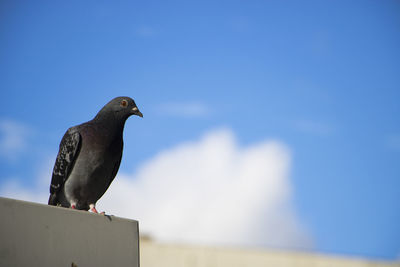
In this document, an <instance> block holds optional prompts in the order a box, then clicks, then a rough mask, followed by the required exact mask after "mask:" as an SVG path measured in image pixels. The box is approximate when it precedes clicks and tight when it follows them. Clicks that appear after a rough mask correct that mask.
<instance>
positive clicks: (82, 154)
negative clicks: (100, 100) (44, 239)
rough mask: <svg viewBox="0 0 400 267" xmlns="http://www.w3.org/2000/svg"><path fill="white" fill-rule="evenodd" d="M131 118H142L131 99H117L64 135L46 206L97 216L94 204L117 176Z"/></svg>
mask: <svg viewBox="0 0 400 267" xmlns="http://www.w3.org/2000/svg"><path fill="white" fill-rule="evenodd" d="M131 115H136V116H139V117H142V118H143V114H142V113H141V112H140V111H139V108H138V107H137V106H136V103H135V101H134V100H133V99H132V98H130V97H127V96H120V97H116V98H114V99H112V100H111V101H110V102H108V103H107V104H106V105H105V106H104V107H103V108H102V109H101V110H100V111H99V112H98V113H97V115H96V116H95V117H94V118H93V119H92V120H90V121H88V122H85V123H82V124H79V125H77V126H73V127H71V128H69V129H68V130H67V131H66V133H65V134H64V136H63V138H62V139H61V142H60V146H59V151H58V154H57V157H56V161H55V164H54V168H53V173H52V177H51V184H50V197H49V201H48V204H49V205H53V206H61V207H65V208H72V209H77V210H86V211H88V210H90V211H91V212H94V213H98V211H97V209H96V202H97V201H98V200H99V199H100V198H101V197H102V196H103V194H104V193H105V192H106V190H107V189H108V187H109V186H110V184H111V182H112V181H113V180H114V178H115V176H116V174H117V172H118V169H119V166H120V163H121V158H122V151H123V146H124V144H123V130H124V126H125V122H126V120H127V119H128V118H129V117H130V116H131Z"/></svg>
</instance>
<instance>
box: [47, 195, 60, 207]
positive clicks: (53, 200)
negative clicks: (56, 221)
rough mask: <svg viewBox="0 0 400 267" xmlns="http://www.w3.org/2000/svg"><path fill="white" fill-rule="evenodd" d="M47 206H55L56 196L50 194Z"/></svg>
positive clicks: (56, 202)
mask: <svg viewBox="0 0 400 267" xmlns="http://www.w3.org/2000/svg"><path fill="white" fill-rule="evenodd" d="M48 204H49V205H53V206H57V204H58V201H57V195H56V194H50V197H49V202H48Z"/></svg>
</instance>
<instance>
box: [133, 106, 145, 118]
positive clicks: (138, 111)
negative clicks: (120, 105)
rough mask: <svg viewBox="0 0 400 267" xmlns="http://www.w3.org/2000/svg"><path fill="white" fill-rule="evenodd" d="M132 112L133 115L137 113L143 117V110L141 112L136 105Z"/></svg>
mask: <svg viewBox="0 0 400 267" xmlns="http://www.w3.org/2000/svg"><path fill="white" fill-rule="evenodd" d="M132 114H133V115H137V116H139V117H141V118H143V114H142V112H140V110H139V109H138V108H137V107H134V108H133V109H132Z"/></svg>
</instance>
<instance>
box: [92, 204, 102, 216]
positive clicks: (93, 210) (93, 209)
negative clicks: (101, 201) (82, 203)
mask: <svg viewBox="0 0 400 267" xmlns="http://www.w3.org/2000/svg"><path fill="white" fill-rule="evenodd" d="M89 208H90V211H91V212H93V213H97V214H101V215H106V213H105V212H104V211H103V212H100V213H99V212H98V211H97V210H96V206H95V205H94V204H90V205H89Z"/></svg>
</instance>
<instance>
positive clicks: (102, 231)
mask: <svg viewBox="0 0 400 267" xmlns="http://www.w3.org/2000/svg"><path fill="white" fill-rule="evenodd" d="M0 216H1V218H0V266H1V267H3V266H15V267H20V266H21V267H24V266H29V267H32V266H40V267H54V266H60V267H61V266H65V267H70V266H74V267H88V266H107V267H109V266H130V267H138V266H139V232H138V222H137V221H133V220H127V219H122V218H118V217H114V216H111V217H108V216H104V215H98V214H92V213H89V212H85V211H76V210H71V209H65V208H59V207H53V206H48V205H42V204H35V203H30V202H24V201H19V200H13V199H7V198H0Z"/></svg>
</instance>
